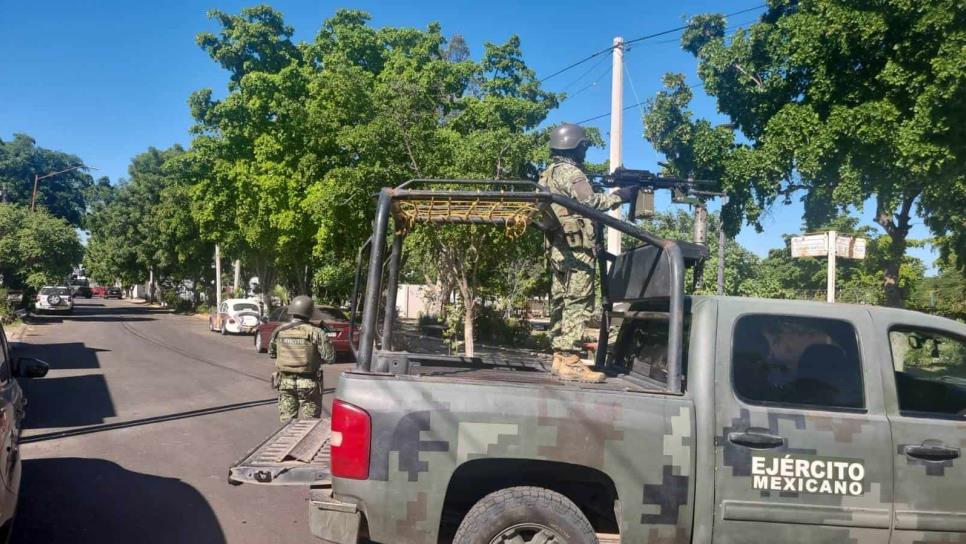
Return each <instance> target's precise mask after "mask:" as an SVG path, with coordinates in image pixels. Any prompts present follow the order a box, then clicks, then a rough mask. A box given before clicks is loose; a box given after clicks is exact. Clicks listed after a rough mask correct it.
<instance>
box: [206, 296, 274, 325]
mask: <svg viewBox="0 0 966 544" xmlns="http://www.w3.org/2000/svg"><path fill="white" fill-rule="evenodd" d="M260 318H261V310H260V309H259V307H258V303H257V302H255V301H252V300H249V299H247V298H230V299H228V300H225V301H223V302H222V303H221V306H219V307H218V311H217V312H215V313H213V314H211V315H210V316H208V330H210V331H218V332H220V333H221V334H250V333H252V332H254V331H255V328H256V327H258V324H259V322H260Z"/></svg>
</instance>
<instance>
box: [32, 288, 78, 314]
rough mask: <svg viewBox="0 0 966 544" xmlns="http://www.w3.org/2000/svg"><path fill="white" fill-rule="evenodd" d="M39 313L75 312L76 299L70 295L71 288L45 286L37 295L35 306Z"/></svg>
mask: <svg viewBox="0 0 966 544" xmlns="http://www.w3.org/2000/svg"><path fill="white" fill-rule="evenodd" d="M34 307H35V308H36V310H37V312H38V313H39V312H65V313H68V314H69V313H73V312H74V299H73V297H71V295H70V288H69V287H65V286H51V285H48V286H45V287H43V288H42V289H41V290H40V293H38V294H37V302H36V304H34Z"/></svg>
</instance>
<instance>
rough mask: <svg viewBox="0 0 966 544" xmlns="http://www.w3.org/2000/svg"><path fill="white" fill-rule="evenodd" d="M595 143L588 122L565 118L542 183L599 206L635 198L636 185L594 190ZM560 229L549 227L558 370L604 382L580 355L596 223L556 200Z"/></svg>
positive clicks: (552, 142) (588, 306)
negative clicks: (586, 166) (591, 153)
mask: <svg viewBox="0 0 966 544" xmlns="http://www.w3.org/2000/svg"><path fill="white" fill-rule="evenodd" d="M588 147H590V142H589V141H588V140H587V135H586V133H585V132H584V129H583V127H581V126H579V125H574V124H571V123H564V124H562V125H560V126H558V127H557V128H555V129H554V130H553V132H552V133H551V134H550V154H551V163H550V166H549V167H548V168H547V169H546V170H545V171H544V172H543V174H541V176H540V184H541V185H542V186H544V187H545V188H547V190H549V191H550V192H552V193H556V194H560V195H563V196H567V197H570V198H573V199H574V200H576V201H577V202H580V203H581V204H583V205H585V206H589V207H591V208H595V209H598V210H611V209H614V208H617V207H618V206H620V205H621V204H622V203H624V202H627V201H628V200H630V199H631V198H633V195H634V191H633V189H632V188H630V187H624V188H620V189H618V190H617V191H615V192H614V193H611V194H604V193H597V192H594V188H593V186H591V184H590V181H589V180H588V179H587V176H586V175H585V174H584V171H583V169H582V166H583V163H584V156H585V155H586V154H587V148H588ZM552 209H553V213H554V215H556V218H557V221H558V222H559V223H560V228H559V229H555V230H553V231H550V232H548V234H547V237H548V239H549V242H550V263H551V269H552V272H553V277H552V286H551V300H552V306H553V308H552V311H551V315H552V316H553V320H554V323H553V328H552V330H551V336H552V337H553V350H554V355H553V367H552V370H551V371H552V372H553V374H555V375H558V376H560V377H561V378H563V379H565V380H574V381H586V382H602V381H604V375H603V374H602V373H600V372H594V371H591V370H590V369H588V368H587V367H586V365H584V363H583V361H581V359H580V355H579V353H580V351H581V347H580V344H581V341H582V340H583V337H584V327H585V326H586V323H587V320H588V319H589V318H590V316H591V314H592V312H593V305H594V271H595V267H594V263H595V259H594V242H595V239H594V224H593V222H592V221H590V220H589V219H587V218H585V217H582V216H580V215H576V214H573V213H571V212H570V211H569V210H567V209H566V208H564V207H562V206H557V205H553V206H552Z"/></svg>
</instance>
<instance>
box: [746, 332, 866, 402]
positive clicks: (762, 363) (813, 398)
mask: <svg viewBox="0 0 966 544" xmlns="http://www.w3.org/2000/svg"><path fill="white" fill-rule="evenodd" d="M732 341H733V344H732V378H733V383H734V388H735V392H736V393H737V394H738V396H739V397H741V399H742V400H744V401H745V402H748V403H751V404H785V405H796V406H809V407H815V408H833V409H835V408H863V407H864V406H865V401H864V395H863V390H862V361H861V358H860V356H859V346H858V341H857V340H856V333H855V329H854V328H853V327H852V325H851V324H849V323H847V322H845V321H839V320H834V319H820V318H811V317H795V316H780V315H747V316H743V317H741V318H739V319H738V322H737V323H736V324H735V330H734V337H733V339H732Z"/></svg>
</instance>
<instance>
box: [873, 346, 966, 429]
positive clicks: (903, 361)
mask: <svg viewBox="0 0 966 544" xmlns="http://www.w3.org/2000/svg"><path fill="white" fill-rule="evenodd" d="M889 344H890V346H891V347H892V366H893V368H894V369H895V372H896V389H897V393H898V396H899V410H900V411H901V412H902V413H903V415H921V416H926V417H929V416H934V417H959V418H964V417H966V340H964V339H962V338H957V337H954V336H949V335H946V334H942V333H939V332H935V331H931V330H926V329H915V328H895V329H892V330H891V331H889Z"/></svg>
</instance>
